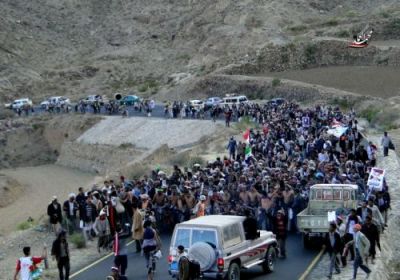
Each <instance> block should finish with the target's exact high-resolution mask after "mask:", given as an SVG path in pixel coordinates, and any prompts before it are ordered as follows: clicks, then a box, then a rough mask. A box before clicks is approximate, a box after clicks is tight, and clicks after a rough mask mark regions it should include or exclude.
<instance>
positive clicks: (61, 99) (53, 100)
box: [40, 96, 71, 108]
mask: <svg viewBox="0 0 400 280" xmlns="http://www.w3.org/2000/svg"><path fill="white" fill-rule="evenodd" d="M50 104H53V105H56V104H60V105H70V104H71V101H70V100H69V98H68V97H65V96H52V97H50V98H48V99H47V100H45V101H43V102H42V103H40V107H42V108H46V107H47V106H49V105H50Z"/></svg>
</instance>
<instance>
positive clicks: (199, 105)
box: [189, 99, 204, 109]
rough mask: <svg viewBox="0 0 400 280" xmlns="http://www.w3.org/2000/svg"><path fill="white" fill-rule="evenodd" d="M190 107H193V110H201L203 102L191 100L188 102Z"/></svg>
mask: <svg viewBox="0 0 400 280" xmlns="http://www.w3.org/2000/svg"><path fill="white" fill-rule="evenodd" d="M189 103H190V106H192V107H194V108H195V109H203V108H204V101H203V100H198V99H193V100H190V101H189Z"/></svg>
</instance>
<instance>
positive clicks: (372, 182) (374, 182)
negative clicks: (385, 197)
mask: <svg viewBox="0 0 400 280" xmlns="http://www.w3.org/2000/svg"><path fill="white" fill-rule="evenodd" d="M384 178H385V170H384V169H381V168H376V167H374V168H372V169H371V172H370V173H369V177H368V182H367V185H368V187H369V189H370V190H371V191H372V190H375V191H382V188H383V179H384Z"/></svg>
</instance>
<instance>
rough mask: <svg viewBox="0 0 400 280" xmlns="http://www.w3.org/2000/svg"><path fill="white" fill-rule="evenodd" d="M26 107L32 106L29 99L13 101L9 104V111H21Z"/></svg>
mask: <svg viewBox="0 0 400 280" xmlns="http://www.w3.org/2000/svg"><path fill="white" fill-rule="evenodd" d="M26 105H28V106H29V107H32V106H33V103H32V100H30V99H29V98H21V99H17V100H14V102H13V103H11V109H14V110H15V109H22V108H23V107H24V106H26Z"/></svg>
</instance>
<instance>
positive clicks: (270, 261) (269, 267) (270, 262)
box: [262, 246, 276, 273]
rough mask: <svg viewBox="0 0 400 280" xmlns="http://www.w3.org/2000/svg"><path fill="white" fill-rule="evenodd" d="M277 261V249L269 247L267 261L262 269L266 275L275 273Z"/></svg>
mask: <svg viewBox="0 0 400 280" xmlns="http://www.w3.org/2000/svg"><path fill="white" fill-rule="evenodd" d="M275 261H276V249H275V247H273V246H271V247H269V249H268V251H267V254H266V255H265V261H264V262H263V263H262V269H263V272H264V273H269V272H272V271H274V269H275Z"/></svg>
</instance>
